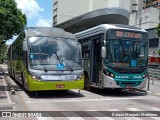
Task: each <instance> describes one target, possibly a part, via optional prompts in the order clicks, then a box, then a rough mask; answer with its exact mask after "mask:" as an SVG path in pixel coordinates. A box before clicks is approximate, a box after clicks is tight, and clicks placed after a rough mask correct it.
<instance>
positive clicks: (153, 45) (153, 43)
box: [149, 38, 159, 48]
mask: <svg viewBox="0 0 160 120" xmlns="http://www.w3.org/2000/svg"><path fill="white" fill-rule="evenodd" d="M158 45H159V38H154V39H149V47H150V48H156V47H158Z"/></svg>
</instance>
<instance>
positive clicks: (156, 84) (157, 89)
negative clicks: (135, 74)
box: [144, 78, 160, 96]
mask: <svg viewBox="0 0 160 120" xmlns="http://www.w3.org/2000/svg"><path fill="white" fill-rule="evenodd" d="M149 83H150V84H149V90H148V82H147V85H146V88H145V89H144V90H146V91H148V93H152V94H156V95H159V96H160V80H158V79H154V78H150V80H149Z"/></svg>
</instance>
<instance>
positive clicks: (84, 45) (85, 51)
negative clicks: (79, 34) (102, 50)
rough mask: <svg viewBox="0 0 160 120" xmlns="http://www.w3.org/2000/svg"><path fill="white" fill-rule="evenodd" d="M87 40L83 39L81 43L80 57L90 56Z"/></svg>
mask: <svg viewBox="0 0 160 120" xmlns="http://www.w3.org/2000/svg"><path fill="white" fill-rule="evenodd" d="M88 41H89V40H88V39H85V40H83V43H82V58H83V59H86V58H87V59H88V58H89V57H90V50H89V42H88Z"/></svg>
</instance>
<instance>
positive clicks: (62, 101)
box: [25, 97, 144, 103]
mask: <svg viewBox="0 0 160 120" xmlns="http://www.w3.org/2000/svg"><path fill="white" fill-rule="evenodd" d="M138 99H144V98H142V97H141V98H139V97H136V98H135V97H134V98H97V99H68V100H52V101H50V100H49V101H48V100H46V99H45V101H44V100H32V101H25V103H49V102H50V103H55V102H57V103H66V102H97V101H110V100H112V101H113V100H138Z"/></svg>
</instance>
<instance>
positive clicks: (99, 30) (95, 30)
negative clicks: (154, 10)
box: [75, 24, 147, 38]
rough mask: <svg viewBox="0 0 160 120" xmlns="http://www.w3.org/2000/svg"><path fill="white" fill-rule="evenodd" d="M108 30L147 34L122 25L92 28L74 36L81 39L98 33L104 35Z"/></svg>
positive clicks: (104, 25)
mask: <svg viewBox="0 0 160 120" xmlns="http://www.w3.org/2000/svg"><path fill="white" fill-rule="evenodd" d="M108 29H122V30H123V29H124V30H133V31H139V32H147V31H146V30H144V29H141V28H138V27H134V26H129V25H123V24H101V25H98V26H95V27H93V28H90V29H87V30H84V31H81V32H78V33H75V36H76V37H77V38H81V37H82V36H84V35H85V36H86V35H89V34H90V35H91V34H92V35H93V34H100V33H104V32H105V31H107V30H108Z"/></svg>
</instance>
